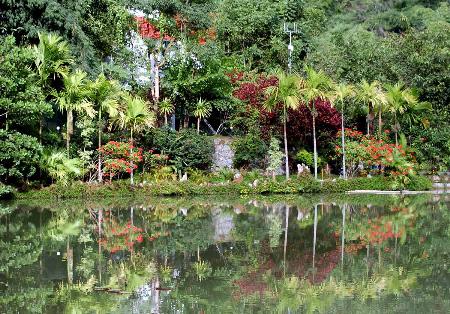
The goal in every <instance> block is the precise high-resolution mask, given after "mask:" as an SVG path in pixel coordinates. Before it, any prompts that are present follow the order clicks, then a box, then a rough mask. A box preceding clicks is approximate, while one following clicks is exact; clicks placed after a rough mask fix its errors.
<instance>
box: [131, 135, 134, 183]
mask: <svg viewBox="0 0 450 314" xmlns="http://www.w3.org/2000/svg"><path fill="white" fill-rule="evenodd" d="M131 146H133V129H131V135H130V160H131V162H130V168H131V171H130V183H131V186H133V185H134V177H133V175H134V169H133V168H134V164H133V159H132V154H133V149H132V148H131Z"/></svg>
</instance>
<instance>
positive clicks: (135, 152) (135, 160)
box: [99, 141, 142, 181]
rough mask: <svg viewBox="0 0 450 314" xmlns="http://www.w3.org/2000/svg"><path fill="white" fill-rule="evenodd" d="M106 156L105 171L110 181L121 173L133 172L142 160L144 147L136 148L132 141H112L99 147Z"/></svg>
mask: <svg viewBox="0 0 450 314" xmlns="http://www.w3.org/2000/svg"><path fill="white" fill-rule="evenodd" d="M99 152H100V153H102V155H103V156H104V159H105V160H104V162H103V172H104V173H105V174H107V175H109V179H110V181H111V180H112V178H113V177H114V176H115V175H118V174H120V173H124V172H127V173H131V171H132V170H134V169H136V168H137V165H138V164H139V163H140V162H141V161H142V148H135V147H134V146H133V145H132V144H130V143H124V142H115V141H110V142H108V143H106V144H105V145H103V146H102V147H100V148H99Z"/></svg>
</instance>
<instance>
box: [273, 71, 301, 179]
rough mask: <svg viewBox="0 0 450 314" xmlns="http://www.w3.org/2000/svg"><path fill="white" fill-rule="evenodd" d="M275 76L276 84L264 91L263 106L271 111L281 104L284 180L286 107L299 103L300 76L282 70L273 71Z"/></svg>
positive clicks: (287, 169) (295, 107) (286, 150)
mask: <svg viewBox="0 0 450 314" xmlns="http://www.w3.org/2000/svg"><path fill="white" fill-rule="evenodd" d="M275 76H276V77H277V79H278V84H277V85H275V86H269V87H268V88H267V89H266V90H265V93H266V95H267V99H266V101H265V103H264V107H265V108H266V110H268V111H273V110H274V109H275V108H276V107H277V106H278V104H282V105H283V116H282V118H283V137H284V158H285V167H286V168H285V169H286V171H285V172H286V180H289V154H288V153H289V151H288V143H287V131H286V125H287V111H288V109H297V108H298V106H299V105H300V93H299V88H300V82H301V80H300V78H299V76H298V75H295V74H285V73H284V72H283V71H280V70H279V71H277V72H275Z"/></svg>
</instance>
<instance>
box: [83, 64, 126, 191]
mask: <svg viewBox="0 0 450 314" xmlns="http://www.w3.org/2000/svg"><path fill="white" fill-rule="evenodd" d="M121 94H122V91H121V89H120V86H119V84H118V82H116V81H111V80H108V79H107V78H106V77H105V75H104V74H103V73H102V74H100V75H99V76H98V77H97V79H96V80H95V81H93V82H91V83H90V84H88V102H89V103H90V104H92V106H93V107H94V108H95V109H96V110H97V118H98V148H100V147H101V146H102V130H103V121H102V119H103V118H102V114H103V113H106V114H108V115H109V116H110V117H116V116H117V114H118V107H119V99H120V96H121ZM101 170H102V156H101V153H100V151H99V153H98V181H99V182H102V180H103V178H102V171H101Z"/></svg>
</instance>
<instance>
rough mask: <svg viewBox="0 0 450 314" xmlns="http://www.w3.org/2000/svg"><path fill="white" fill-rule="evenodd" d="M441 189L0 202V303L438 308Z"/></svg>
mask: <svg viewBox="0 0 450 314" xmlns="http://www.w3.org/2000/svg"><path fill="white" fill-rule="evenodd" d="M449 204H450V197H449V196H448V195H440V196H432V195H418V196H408V197H406V196H361V195H359V196H344V195H328V196H320V195H315V196H301V197H300V196H277V197H244V198H235V199H234V198H227V197H208V198H192V199H185V198H153V199H145V200H129V199H107V200H102V201H98V202H82V201H55V202H49V203H45V202H42V201H39V202H38V201H36V202H32V201H17V202H13V203H2V204H0V221H1V223H0V313H344V312H345V313H383V314H385V313H449V312H450V268H449V267H450V211H449Z"/></svg>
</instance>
